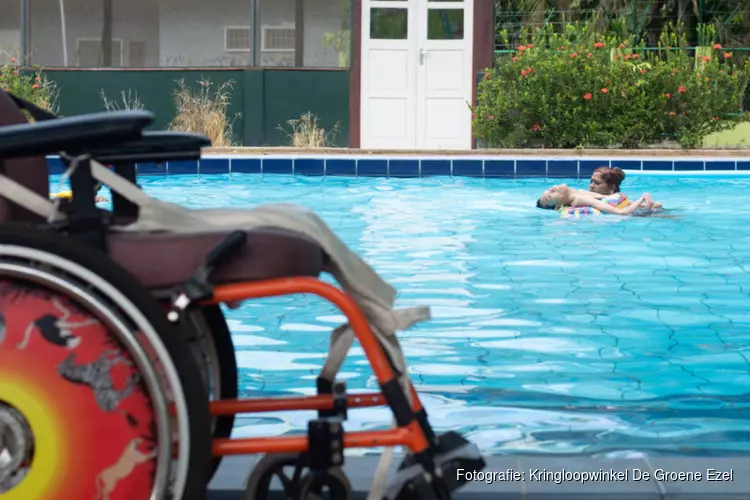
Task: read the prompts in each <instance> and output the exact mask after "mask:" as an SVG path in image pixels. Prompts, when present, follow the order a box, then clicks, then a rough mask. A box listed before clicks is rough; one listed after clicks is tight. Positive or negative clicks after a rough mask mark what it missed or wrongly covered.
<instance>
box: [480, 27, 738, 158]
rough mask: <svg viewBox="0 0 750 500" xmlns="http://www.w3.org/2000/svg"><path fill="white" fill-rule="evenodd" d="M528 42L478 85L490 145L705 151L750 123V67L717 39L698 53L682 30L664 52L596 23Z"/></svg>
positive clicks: (666, 36)
mask: <svg viewBox="0 0 750 500" xmlns="http://www.w3.org/2000/svg"><path fill="white" fill-rule="evenodd" d="M704 29H705V30H706V31H709V32H710V31H711V30H710V29H707V28H704ZM501 36H507V34H504V33H501ZM524 39H525V43H523V44H521V45H519V46H518V47H517V49H516V50H515V51H514V52H513V53H512V54H508V55H506V56H501V57H500V58H499V59H498V61H497V65H496V67H495V68H493V69H490V70H488V71H487V72H486V74H485V76H484V78H482V80H481V81H480V83H479V86H478V90H477V106H476V107H474V108H473V128H474V135H475V136H476V137H477V138H478V139H479V140H481V141H482V142H483V143H484V144H485V145H486V146H487V147H503V148H515V147H533V146H544V147H556V148H571V147H592V148H607V147H617V146H621V147H628V148H637V147H643V146H646V145H649V144H655V143H661V142H663V141H664V140H665V138H669V139H671V140H674V141H677V142H678V143H679V144H680V145H681V146H683V147H696V146H699V145H700V144H702V142H703V139H704V138H705V137H706V136H708V135H709V134H711V133H714V132H717V131H722V130H727V129H730V128H733V127H735V126H736V124H737V123H738V122H743V121H749V120H750V117H749V116H748V114H747V113H743V112H741V110H742V99H743V96H744V93H745V89H746V88H747V85H748V73H747V71H746V70H745V69H744V68H741V67H739V65H737V64H734V62H733V58H732V54H731V52H728V51H724V50H723V49H722V48H721V46H720V45H718V44H714V43H710V42H704V43H710V44H709V45H707V46H704V47H699V48H698V49H697V50H696V53H695V55H692V54H690V52H689V50H688V48H687V43H686V40H685V38H684V36H683V35H681V34H680V30H679V29H677V28H675V27H674V26H668V27H667V28H666V29H665V31H664V32H663V33H662V35H661V42H660V47H659V48H660V49H662V50H657V51H654V50H646V48H645V47H644V45H643V44H642V43H638V42H637V41H636V40H634V39H622V38H619V37H617V36H616V35H602V34H600V33H596V32H595V31H594V30H593V29H590V27H589V26H588V25H587V24H573V25H569V26H566V28H565V29H564V31H563V33H554V32H553V31H552V30H551V29H550V28H548V27H544V28H541V29H538V30H535V31H533V32H531V31H527V32H526V33H525V35H524Z"/></svg>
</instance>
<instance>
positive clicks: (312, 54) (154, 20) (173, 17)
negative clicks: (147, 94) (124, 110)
mask: <svg viewBox="0 0 750 500" xmlns="http://www.w3.org/2000/svg"><path fill="white" fill-rule="evenodd" d="M0 4H2V5H0V47H3V46H4V45H5V44H7V41H4V40H5V38H10V39H14V38H15V39H17V40H18V42H17V44H18V45H20V33H19V34H15V32H12V33H11V34H10V35H7V34H4V33H6V30H8V29H12V28H16V29H18V25H19V18H20V13H19V12H18V10H19V7H18V5H17V4H18V2H17V0H0ZM64 5H65V18H66V31H67V37H66V41H67V54H68V65H69V66H71V67H75V66H76V65H77V58H76V40H77V39H79V38H89V39H101V33H102V25H103V22H102V19H103V10H102V2H101V1H99V0H64ZM304 6H305V7H304V8H305V16H304V45H305V50H304V66H305V67H337V66H338V55H337V54H336V52H335V51H334V50H333V49H324V47H323V36H324V34H325V33H326V32H334V33H336V32H338V31H339V30H340V25H341V0H304ZM294 8H295V0H261V2H260V15H259V17H260V22H259V23H258V24H259V25H274V26H277V25H281V24H291V25H292V26H294V21H295V14H294ZM6 11H8V13H7V15H6ZM112 18H113V27H112V30H113V39H115V40H117V39H120V40H122V41H123V66H138V65H145V66H146V67H157V66H168V67H174V66H249V65H252V52H228V51H225V50H224V28H225V27H226V26H253V20H252V1H251V0H211V1H206V0H113V15H112ZM5 24H13V26H11V27H10V28H7V27H6V26H5ZM61 33H62V30H61V19H60V9H59V2H58V0H34V1H33V2H32V3H31V46H32V47H31V49H32V63H33V64H38V65H43V66H63V65H64V57H63V44H62V36H61ZM258 36H259V35H258ZM131 43H135V44H136V45H132V46H131ZM136 49H138V50H142V51H143V53H144V57H143V58H141V61H140V62H138V61H136V60H134V59H132V58H131V50H132V51H133V52H134V53H135V51H136ZM258 62H259V64H260V65H261V66H293V65H294V52H259V55H258ZM115 65H116V64H115Z"/></svg>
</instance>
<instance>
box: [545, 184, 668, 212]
mask: <svg viewBox="0 0 750 500" xmlns="http://www.w3.org/2000/svg"><path fill="white" fill-rule="evenodd" d="M603 198H604V196H603V195H600V194H598V193H591V192H589V191H583V190H580V189H573V188H570V187H568V186H567V184H559V185H557V186H552V187H551V188H549V189H547V190H545V191H544V193H542V196H540V197H539V199H538V200H537V202H536V206H537V208H543V209H546V210H558V211H559V210H562V209H564V208H566V207H571V208H577V207H589V208H593V209H595V210H598V211H599V212H603V213H608V214H616V215H630V214H632V213H633V212H635V211H636V210H638V209H639V208H641V207H643V208H645V209H646V210H651V209H652V208H653V206H654V201H653V199H651V195H649V194H648V193H644V194H643V195H642V196H641V197H640V198H639V199H638V200H637V201H635V202H631V201H630V200H628V204H627V205H626V206H615V205H613V204H612V203H610V202H608V201H606V200H604V199H603Z"/></svg>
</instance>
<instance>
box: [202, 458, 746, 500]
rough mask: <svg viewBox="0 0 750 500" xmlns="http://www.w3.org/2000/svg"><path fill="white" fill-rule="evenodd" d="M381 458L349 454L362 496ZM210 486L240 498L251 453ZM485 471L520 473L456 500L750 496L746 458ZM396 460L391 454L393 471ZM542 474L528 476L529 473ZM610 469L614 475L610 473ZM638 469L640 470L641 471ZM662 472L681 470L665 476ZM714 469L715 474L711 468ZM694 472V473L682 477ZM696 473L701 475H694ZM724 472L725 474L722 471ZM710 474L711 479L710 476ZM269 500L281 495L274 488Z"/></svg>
mask: <svg viewBox="0 0 750 500" xmlns="http://www.w3.org/2000/svg"><path fill="white" fill-rule="evenodd" d="M378 458H379V457H375V456H367V457H351V458H350V457H347V458H346V463H345V466H344V470H345V471H346V474H347V476H348V478H349V480H350V482H351V483H352V486H353V488H354V490H355V491H356V493H357V494H356V498H357V499H358V500H359V499H364V498H365V497H366V495H367V491H369V488H370V483H371V482H372V474H373V471H374V470H375V468H376V466H377V461H378ZM224 460H225V461H224V462H223V463H222V465H221V467H220V468H219V471H218V472H217V474H216V476H215V477H214V479H213V481H212V482H211V484H210V493H209V496H208V500H240V499H242V498H243V496H242V489H243V483H244V481H245V478H246V476H247V474H248V473H249V471H250V468H251V467H252V464H253V463H254V462H255V458H254V457H229V458H226V459H224ZM485 460H486V461H487V466H486V467H485V469H484V472H485V473H495V474H496V476H495V477H497V473H500V472H503V473H507V472H508V471H514V472H516V473H524V479H523V480H502V479H499V480H497V481H492V482H489V483H488V482H486V481H484V482H483V481H472V482H470V483H468V484H466V485H465V486H463V487H462V488H461V489H460V490H458V491H457V492H456V493H455V494H454V495H453V499H454V500H543V499H544V500H557V499H559V500H599V499H606V500H666V499H674V500H713V499H715V500H747V499H748V498H750V459H747V458H721V457H706V458H692V457H691V458H682V457H680V458H675V457H652V458H649V459H594V458H588V457H583V456H538V455H534V456H498V455H493V456H488V457H485ZM399 462H400V457H398V458H394V461H393V463H392V464H391V465H392V467H391V473H392V472H393V470H395V467H396V466H397V464H398V463H399ZM536 469H538V470H539V471H540V472H539V473H537V474H536V475H532V471H535V470H536ZM545 469H546V471H548V472H552V473H554V472H561V471H566V472H567V473H568V474H571V473H576V472H589V473H595V472H597V471H599V470H600V469H601V470H603V471H606V472H607V473H609V477H603V476H600V477H598V478H597V477H594V478H593V479H592V480H590V481H587V482H584V483H582V482H580V480H579V481H576V480H574V479H567V480H563V481H562V482H559V483H556V482H555V481H554V480H553V479H552V477H544V475H543V472H541V471H544V470H545ZM611 471H613V472H614V475H612V474H611ZM639 471H640V474H639ZM660 471H664V472H667V473H682V474H683V476H682V477H677V476H673V477H672V478H671V479H672V480H667V479H666V478H662V477H661V476H659V477H656V478H655V475H656V474H660ZM711 471H715V472H711ZM685 473H692V474H693V476H692V477H688V476H685ZM695 473H700V474H701V477H700V478H699V477H697V475H695ZM722 473H723V474H722ZM708 474H712V477H710V478H709V477H708ZM275 493H276V494H272V495H270V496H269V497H270V498H269V500H272V499H277V498H278V499H281V498H283V497H282V495H281V494H280V492H278V491H276V492H275Z"/></svg>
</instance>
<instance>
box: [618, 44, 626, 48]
mask: <svg viewBox="0 0 750 500" xmlns="http://www.w3.org/2000/svg"><path fill="white" fill-rule="evenodd" d="M617 48H618V49H624V48H625V44H624V43H621V44H620V45H618V46H617Z"/></svg>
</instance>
